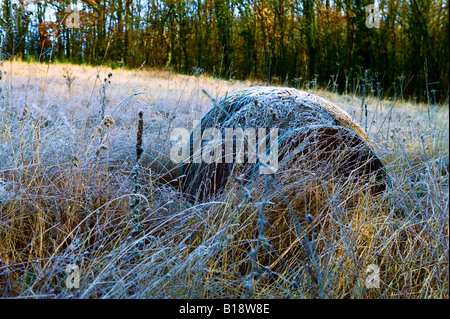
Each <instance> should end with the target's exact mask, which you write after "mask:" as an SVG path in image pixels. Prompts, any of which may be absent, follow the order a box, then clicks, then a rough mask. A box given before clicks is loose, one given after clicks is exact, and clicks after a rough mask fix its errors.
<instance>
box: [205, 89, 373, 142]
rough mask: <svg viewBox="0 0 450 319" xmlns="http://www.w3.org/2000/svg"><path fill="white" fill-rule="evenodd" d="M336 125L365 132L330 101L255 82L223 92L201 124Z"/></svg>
mask: <svg viewBox="0 0 450 319" xmlns="http://www.w3.org/2000/svg"><path fill="white" fill-rule="evenodd" d="M312 125H338V126H344V127H347V128H348V129H350V130H352V131H355V132H356V133H357V134H358V135H360V136H361V137H362V138H363V139H364V140H365V141H368V137H367V134H366V133H365V132H364V130H363V129H362V128H361V127H360V126H359V125H358V123H356V122H355V121H354V120H353V118H352V117H351V116H350V115H349V114H348V113H347V112H345V111H344V110H343V109H341V108H340V107H338V106H336V105H334V104H332V103H330V102H329V101H327V100H325V99H323V98H321V97H319V96H317V95H314V94H311V93H308V92H304V91H300V90H297V89H294V88H283V87H261V86H254V87H250V88H246V89H243V90H239V91H236V92H234V93H232V94H231V95H228V96H225V97H224V98H222V99H221V100H220V101H219V102H218V103H215V107H214V108H212V109H211V110H210V111H209V112H207V113H206V115H205V116H204V117H203V119H202V127H214V126H221V127H238V126H241V127H278V128H279V129H280V133H284V131H285V130H290V129H295V128H298V127H305V126H312Z"/></svg>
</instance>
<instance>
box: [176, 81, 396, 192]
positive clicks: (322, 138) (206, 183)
mask: <svg viewBox="0 0 450 319" xmlns="http://www.w3.org/2000/svg"><path fill="white" fill-rule="evenodd" d="M206 128H218V129H219V130H220V131H221V132H222V136H223V137H225V134H224V129H225V128H242V129H243V130H245V129H246V128H254V129H257V128H266V131H267V134H268V133H269V129H270V128H278V149H279V151H278V169H277V171H276V174H275V175H276V177H277V178H278V179H281V180H283V182H284V183H285V184H284V185H286V183H294V184H295V183H297V182H299V181H300V180H303V182H306V180H307V179H308V178H310V177H311V176H313V177H315V178H316V179H317V178H319V179H320V180H322V181H327V180H329V181H334V182H340V183H342V184H350V182H351V181H355V182H358V183H361V182H364V183H366V184H367V183H369V184H370V187H371V188H372V190H373V191H374V192H382V191H383V190H384V189H385V188H386V185H387V184H388V183H389V182H388V179H389V177H388V175H387V173H386V171H385V168H384V166H383V164H382V162H381V161H380V159H379V158H378V157H377V156H376V154H375V153H374V151H373V150H372V148H371V146H370V145H369V141H368V137H367V135H366V133H365V132H364V130H362V129H361V127H360V126H359V125H358V124H357V123H356V122H355V121H354V120H353V119H352V117H351V116H350V115H349V114H348V113H347V112H345V111H344V110H342V109H341V108H339V107H338V106H336V105H334V104H332V103H330V102H329V101H327V100H325V99H323V98H321V97H319V96H316V95H313V94H311V93H307V92H303V91H300V90H297V89H293V88H280V87H251V88H248V89H244V90H240V91H237V92H234V93H232V94H231V95H228V96H225V97H224V98H222V99H221V100H220V101H218V102H214V107H213V108H212V109H211V110H210V111H208V112H207V114H206V115H205V116H204V117H203V118H202V120H201V130H202V132H203V131H204V130H205V129H206ZM258 138H259V139H260V137H258ZM266 139H267V141H266V144H267V145H268V144H269V139H268V136H266ZM207 142H208V141H206V142H205V141H202V143H203V144H202V145H204V144H205V143H207ZM259 142H260V141H257V144H258V143H259ZM222 145H224V143H222ZM244 145H245V146H244V149H245V150H247V149H248V144H247V143H245V144H244ZM190 148H191V153H190V154H193V135H192V133H191V137H190ZM222 154H224V148H223V149H222ZM234 155H235V154H234ZM191 158H192V157H191ZM259 166H260V163H259V162H257V163H249V162H248V157H247V154H246V156H245V158H244V163H243V164H233V163H232V164H229V163H225V161H222V163H213V164H207V163H204V162H202V163H192V161H191V162H190V163H188V164H186V165H184V167H183V176H184V178H183V180H182V186H183V190H184V192H185V193H187V194H190V195H191V196H193V197H194V198H197V199H204V198H205V197H208V196H209V195H212V194H215V193H217V192H218V191H221V190H223V189H224V188H225V186H226V185H227V183H233V182H234V181H235V180H236V177H238V176H239V177H240V179H242V180H244V181H246V182H247V183H252V182H254V181H255V180H256V179H259V178H261V176H258V175H259V174H258V168H259Z"/></svg>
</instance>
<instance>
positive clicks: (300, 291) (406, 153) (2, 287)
mask: <svg viewBox="0 0 450 319" xmlns="http://www.w3.org/2000/svg"><path fill="white" fill-rule="evenodd" d="M1 72H2V76H1V80H0V87H1V92H0V297H34V298H54V297H56V298H68V297H70V296H72V297H80V298H148V297H156V298H166V297H167V298H223V297H229V298H243V297H252V296H253V297H255V298H316V297H328V298H349V297H350V298H448V296H449V294H448V289H449V278H448V262H449V260H448V258H449V254H448V239H449V238H448V236H449V225H448V203H449V189H448V185H449V184H448V181H449V175H448V172H447V171H446V170H445V166H446V165H447V167H448V156H449V137H448V133H449V113H448V110H449V108H448V103H447V104H446V105H441V106H437V105H432V104H419V105H416V104H412V103H410V102H407V101H401V100H381V101H380V100H378V99H377V98H376V97H374V96H367V97H365V99H364V103H366V104H367V117H366V116H365V110H364V109H363V113H364V114H361V97H358V96H355V95H349V96H347V95H338V94H335V93H331V92H329V91H322V90H320V89H318V90H314V91H313V93H315V94H318V95H320V96H322V97H324V98H326V99H328V100H331V101H332V102H333V103H336V104H337V105H338V106H340V107H341V108H342V109H344V110H346V111H347V112H348V113H349V114H351V115H353V116H354V118H355V119H356V120H357V121H360V124H361V126H362V127H367V133H368V136H369V138H370V141H371V143H372V144H373V146H374V149H375V151H376V153H377V154H378V155H379V156H380V157H381V158H382V160H383V161H384V163H385V164H386V167H387V169H388V170H389V173H390V175H391V178H392V179H393V187H392V188H391V189H389V190H387V191H386V192H385V193H384V194H382V195H379V196H371V195H370V193H367V192H366V193H364V192H361V193H362V195H361V196H359V197H358V198H357V200H356V202H354V203H352V205H347V204H348V201H350V197H346V196H343V195H344V193H341V192H340V189H339V187H337V186H338V185H334V184H332V183H331V184H330V185H328V186H327V188H326V191H325V189H324V188H322V187H321V186H320V185H318V184H317V185H316V184H314V185H312V184H311V185H306V186H305V187H309V188H310V189H309V190H310V192H309V196H312V197H314V201H310V203H313V204H310V205H308V206H305V209H304V211H301V212H300V211H295V212H293V213H294V214H297V219H298V220H299V221H300V222H301V223H302V224H303V226H304V229H305V231H306V232H307V234H308V238H309V239H310V247H311V251H310V253H308V252H306V254H305V249H303V248H304V247H303V246H302V243H303V239H302V238H300V237H299V236H298V235H297V233H296V225H295V222H293V218H292V216H291V213H292V212H289V209H288V208H289V205H287V206H288V207H286V208H285V210H286V213H285V214H284V213H280V214H279V215H275V216H272V215H270V216H269V214H265V213H268V212H269V211H270V207H268V208H266V210H264V208H261V207H263V206H262V205H261V202H264V201H265V200H266V199H267V198H266V196H267V193H266V192H265V191H268V192H270V187H266V188H265V189H264V187H263V188H255V189H246V188H245V186H243V185H241V184H239V183H234V184H233V185H232V186H231V189H229V190H228V191H227V192H224V193H223V194H220V195H218V196H216V197H215V198H213V199H211V200H209V201H206V202H200V203H195V204H193V203H191V202H188V201H187V200H186V199H185V197H184V196H183V194H182V193H181V192H180V191H179V189H177V188H176V187H174V185H176V183H174V182H172V183H170V184H165V183H164V182H163V181H162V179H160V178H159V177H160V176H162V175H165V179H167V174H166V173H167V171H168V170H171V169H173V168H174V165H173V164H171V163H170V161H169V159H168V154H169V148H170V145H171V144H170V140H169V133H170V131H171V129H172V128H174V127H180V126H181V127H187V128H191V126H192V121H193V120H199V119H200V118H201V117H202V116H203V115H204V114H205V113H206V112H207V110H209V109H210V108H211V106H212V102H211V100H210V98H208V97H207V95H206V94H204V93H203V91H202V90H206V91H207V92H208V93H209V95H210V96H211V97H213V98H219V97H221V96H224V95H225V94H226V93H227V92H232V91H235V90H237V89H241V88H245V87H248V86H250V85H252V84H258V83H250V82H247V83H243V82H236V81H234V82H232V81H224V80H219V79H214V78H211V77H207V76H204V75H201V74H198V73H197V74H193V75H192V76H182V75H176V74H171V73H170V72H166V71H144V70H137V71H134V72H133V71H126V70H110V69H107V68H103V67H102V68H99V69H96V68H91V67H83V66H72V65H45V64H26V63H20V62H12V63H10V62H4V64H3V65H2V66H1ZM5 72H6V73H5ZM140 110H142V111H143V114H144V117H143V119H144V135H143V147H144V153H143V158H142V162H140V166H139V167H136V136H137V131H138V113H139V111H140ZM446 161H447V164H446V165H445V162H446ZM355 187H356V186H355ZM356 191H359V190H356ZM248 193H250V194H251V195H252V196H251V197H249V196H244V194H248ZM265 194H266V195H265ZM243 198H245V200H243ZM351 200H353V199H351ZM133 203H138V204H137V206H136V205H134V204H133ZM275 204H278V203H275ZM291 204H292V207H297V206H295V205H294V203H291ZM267 205H269V206H270V203H266V206H267ZM348 207H351V208H348ZM313 229H314V232H313ZM69 264H77V265H78V266H79V267H80V270H81V283H80V285H81V287H80V288H79V289H75V288H72V289H68V288H67V287H66V284H65V279H66V277H67V274H66V273H65V269H66V266H67V265H69ZM370 264H376V265H378V266H379V268H380V280H381V282H380V288H379V289H367V288H366V286H365V279H366V277H367V274H366V268H367V266H368V265H370Z"/></svg>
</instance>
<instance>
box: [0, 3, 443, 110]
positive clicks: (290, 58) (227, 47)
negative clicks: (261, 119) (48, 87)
mask: <svg viewBox="0 0 450 319" xmlns="http://www.w3.org/2000/svg"><path fill="white" fill-rule="evenodd" d="M372 1H373V0H366V1H362V0H341V1H330V0H239V1H238V0H188V1H180V0H166V1H161V0H86V1H52V0H46V1H37V0H28V1H26V0H21V1H20V0H17V1H14V0H2V2H1V3H2V4H1V19H0V30H1V33H2V34H1V36H2V40H1V43H2V47H1V50H2V52H3V55H6V56H8V55H9V56H19V57H22V58H25V59H28V58H34V59H37V60H41V61H42V60H48V59H50V57H52V58H53V59H59V60H62V61H67V62H72V63H89V64H94V65H98V64H110V65H113V66H114V65H121V66H127V67H139V66H141V65H142V64H143V63H144V62H145V66H149V67H157V68H171V69H172V70H173V71H176V72H183V73H194V74H200V73H203V72H205V73H209V74H214V75H215V76H221V77H226V78H236V79H248V78H254V79H262V80H265V81H267V83H273V82H278V83H282V84H284V83H285V84H287V85H289V86H298V87H305V86H310V85H313V86H318V85H320V86H327V87H328V88H330V89H333V90H339V91H347V92H354V91H355V90H358V92H360V93H362V94H364V93H368V92H372V93H373V94H375V95H383V96H386V95H387V96H397V97H399V96H403V97H404V98H406V97H407V96H409V97H414V98H416V99H419V100H425V101H439V100H441V101H442V100H445V99H448V92H449V82H448V71H449V67H450V66H449V12H448V10H449V4H448V1H440V0H420V1H418V0H410V1H409V0H408V1H407V0H391V1H386V0H381V1H378V2H377V3H376V4H375V6H374V8H376V9H378V12H376V11H375V12H372V13H373V16H372V17H370V19H369V20H368V16H369V14H370V13H368V12H366V7H367V6H368V5H370V4H371V3H372ZM69 5H71V6H72V9H73V8H75V7H78V8H79V13H78V15H79V17H80V25H79V26H80V27H79V28H76V27H74V25H72V27H71V28H70V27H68V26H71V24H66V18H67V17H68V16H69V15H70V14H71V12H70V11H67V7H68V6H69ZM49 16H50V17H53V18H52V19H49ZM70 17H71V18H72V17H73V15H72V16H70ZM372 18H373V19H372ZM377 20H378V21H379V25H376V22H377ZM71 22H76V21H75V20H71ZM373 22H375V27H370V26H374V23H373ZM371 23H372V24H371ZM377 26H378V27H377ZM5 53H6V54H5Z"/></svg>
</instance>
